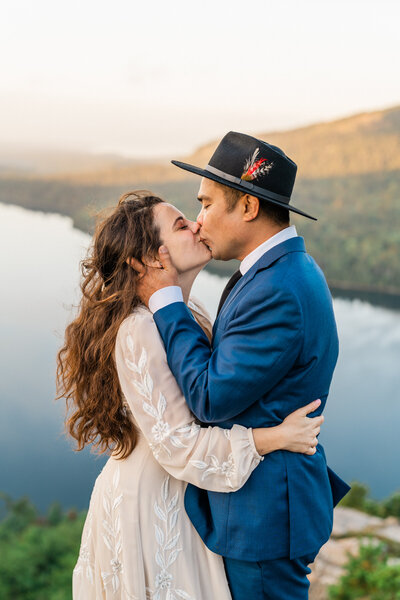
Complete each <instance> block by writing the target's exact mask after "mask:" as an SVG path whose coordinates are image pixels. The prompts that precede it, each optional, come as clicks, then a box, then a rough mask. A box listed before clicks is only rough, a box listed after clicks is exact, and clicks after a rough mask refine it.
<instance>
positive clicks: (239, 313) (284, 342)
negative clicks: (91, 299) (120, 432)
mask: <svg viewBox="0 0 400 600" xmlns="http://www.w3.org/2000/svg"><path fill="white" fill-rule="evenodd" d="M154 320H155V322H156V324H157V327H158V330H159V332H160V335H161V338H162V340H163V342H164V345H165V348H166V352H167V358H168V364H169V366H170V368H171V371H172V372H173V374H174V375H175V378H176V380H177V382H178V384H179V386H180V388H181V390H182V393H183V395H184V396H185V398H186V401H187V403H188V405H189V408H190V409H191V411H192V412H193V413H194V414H195V415H196V417H197V418H198V419H200V420H201V421H202V422H204V423H218V422H221V421H226V420H228V419H232V418H233V417H235V416H237V415H239V414H240V413H241V412H243V411H244V410H246V409H247V408H248V407H249V406H251V405H252V404H253V403H254V402H257V400H259V399H260V397H261V396H262V395H264V394H265V393H267V392H268V391H270V390H271V389H272V388H273V387H274V386H275V385H276V384H277V383H278V382H279V381H280V380H281V379H282V378H283V377H284V376H285V375H286V374H287V373H288V371H289V370H290V369H291V367H292V366H293V364H294V362H295V360H296V358H297V356H298V354H299V352H300V349H301V343H302V336H303V322H302V312H301V307H300V304H299V302H298V300H297V298H296V297H295V296H294V295H293V294H292V293H291V292H290V291H285V290H282V289H279V290H268V289H266V288H265V287H263V286H259V287H258V288H257V289H256V290H253V289H249V290H248V292H247V294H246V296H245V297H244V298H242V299H241V302H240V304H238V306H237V309H236V312H235V313H234V315H233V317H232V318H231V319H230V321H229V323H228V324H227V325H226V327H225V329H224V331H223V332H222V334H221V336H220V340H219V343H218V346H217V347H216V348H214V349H211V348H210V345H209V343H208V340H207V338H206V336H205V335H204V333H203V331H202V330H201V328H200V327H199V326H198V325H197V323H196V322H195V321H194V319H193V317H192V315H191V313H190V311H189V310H188V309H187V307H186V306H185V305H184V304H183V303H182V302H176V303H174V304H170V305H169V306H167V307H165V308H163V309H160V310H159V311H157V312H156V313H155V314H154Z"/></svg>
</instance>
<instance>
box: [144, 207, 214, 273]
mask: <svg viewBox="0 0 400 600" xmlns="http://www.w3.org/2000/svg"><path fill="white" fill-rule="evenodd" d="M153 211H154V219H155V223H156V225H157V226H158V228H159V230H160V238H161V241H162V243H163V244H164V245H165V246H166V247H167V248H168V250H169V253H170V255H171V259H172V262H173V264H174V265H175V267H176V269H177V271H178V273H185V272H187V271H191V270H193V269H196V268H197V269H198V268H199V267H204V265H206V264H207V263H208V262H209V261H210V260H211V252H210V250H209V249H208V248H207V246H205V245H204V244H203V242H201V241H200V234H199V231H200V225H199V224H198V223H196V222H194V221H189V219H186V217H185V216H184V215H183V214H182V213H181V212H180V211H179V210H178V209H177V208H175V206H172V204H167V203H166V202H162V203H160V204H156V206H155V207H154V209H153Z"/></svg>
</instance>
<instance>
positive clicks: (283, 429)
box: [253, 400, 324, 455]
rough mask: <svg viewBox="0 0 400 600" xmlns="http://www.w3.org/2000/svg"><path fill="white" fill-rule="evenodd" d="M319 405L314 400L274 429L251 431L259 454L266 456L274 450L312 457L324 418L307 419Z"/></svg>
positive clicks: (319, 401) (318, 401)
mask: <svg viewBox="0 0 400 600" xmlns="http://www.w3.org/2000/svg"><path fill="white" fill-rule="evenodd" d="M320 404H321V400H314V402H311V403H310V404H308V405H307V406H303V407H302V408H299V409H298V410H295V411H294V412H292V413H291V414H290V415H288V416H287V417H286V419H285V420H284V421H283V422H282V423H281V424H280V425H276V426H275V427H268V428H257V429H253V437H254V443H255V445H256V448H257V452H258V453H259V454H268V453H269V452H274V451H275V450H289V451H290V452H300V453H302V454H308V455H312V454H315V453H316V451H317V450H316V447H317V445H318V438H317V436H318V434H319V432H320V429H321V425H322V423H323V422H324V417H323V416H322V415H321V416H319V417H313V418H310V417H307V415H308V414H309V413H311V412H314V411H315V410H316V409H317V408H318V406H319V405H320Z"/></svg>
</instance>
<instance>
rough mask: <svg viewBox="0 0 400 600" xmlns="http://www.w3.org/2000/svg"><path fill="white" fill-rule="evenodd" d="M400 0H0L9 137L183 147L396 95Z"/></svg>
mask: <svg viewBox="0 0 400 600" xmlns="http://www.w3.org/2000/svg"><path fill="white" fill-rule="evenodd" d="M399 23H400V2H399V1H398V0H379V1H378V0H374V1H371V0H334V1H333V0H302V1H300V0H298V1H295V0H279V2H272V1H269V0H268V1H267V0H258V1H257V2H249V1H248V0H247V1H246V2H244V1H241V2H238V1H236V0H221V1H219V0H214V1H209V0H202V1H201V2H196V3H195V2H191V1H190V0H170V1H166V0H153V1H147V2H143V1H142V2H137V1H135V0H130V1H127V0H113V1H111V0H109V1H108V2H105V1H104V0H96V1H94V0H80V1H79V2H78V1H77V0H69V1H68V2H57V0H3V1H2V3H1V8H0V132H1V144H2V145H4V144H9V145H12V146H15V145H29V146H38V147H42V148H45V147H54V148H59V149H66V150H70V149H74V150H83V151H93V152H102V151H107V152H108V151H113V152H118V153H123V154H126V155H129V156H137V157H147V156H151V155H157V156H158V155H165V156H168V155H170V156H172V155H182V154H185V153H187V152H189V151H191V150H192V149H194V148H195V147H196V146H198V145H199V144H201V143H205V142H207V141H209V140H210V139H213V138H218V137H221V136H222V135H223V134H224V133H226V132H227V131H229V130H231V129H233V130H239V131H246V132H253V131H259V132H260V131H272V130H276V129H288V128H292V127H294V126H301V125H304V124H308V123H312V122H317V121H320V120H331V119H334V118H338V117H341V116H347V115H350V114H353V113H357V112H360V111H364V110H375V109H380V108H386V107H390V106H393V105H396V104H400V67H399V65H400V49H399V48H400V43H399Z"/></svg>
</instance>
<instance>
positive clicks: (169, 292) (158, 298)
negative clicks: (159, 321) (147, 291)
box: [149, 285, 183, 314]
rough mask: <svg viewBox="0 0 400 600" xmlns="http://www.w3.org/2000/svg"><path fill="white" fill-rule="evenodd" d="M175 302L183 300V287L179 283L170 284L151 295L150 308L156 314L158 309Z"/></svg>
mask: <svg viewBox="0 0 400 600" xmlns="http://www.w3.org/2000/svg"><path fill="white" fill-rule="evenodd" d="M174 302H183V295H182V289H181V288H180V287H179V286H178V285H169V286H168V287H164V288H161V289H160V290H157V291H156V292H154V294H152V296H150V300H149V309H150V311H151V312H152V313H153V314H154V313H155V312H156V311H157V310H160V309H161V308H164V307H165V306H168V305H169V304H173V303H174Z"/></svg>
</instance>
